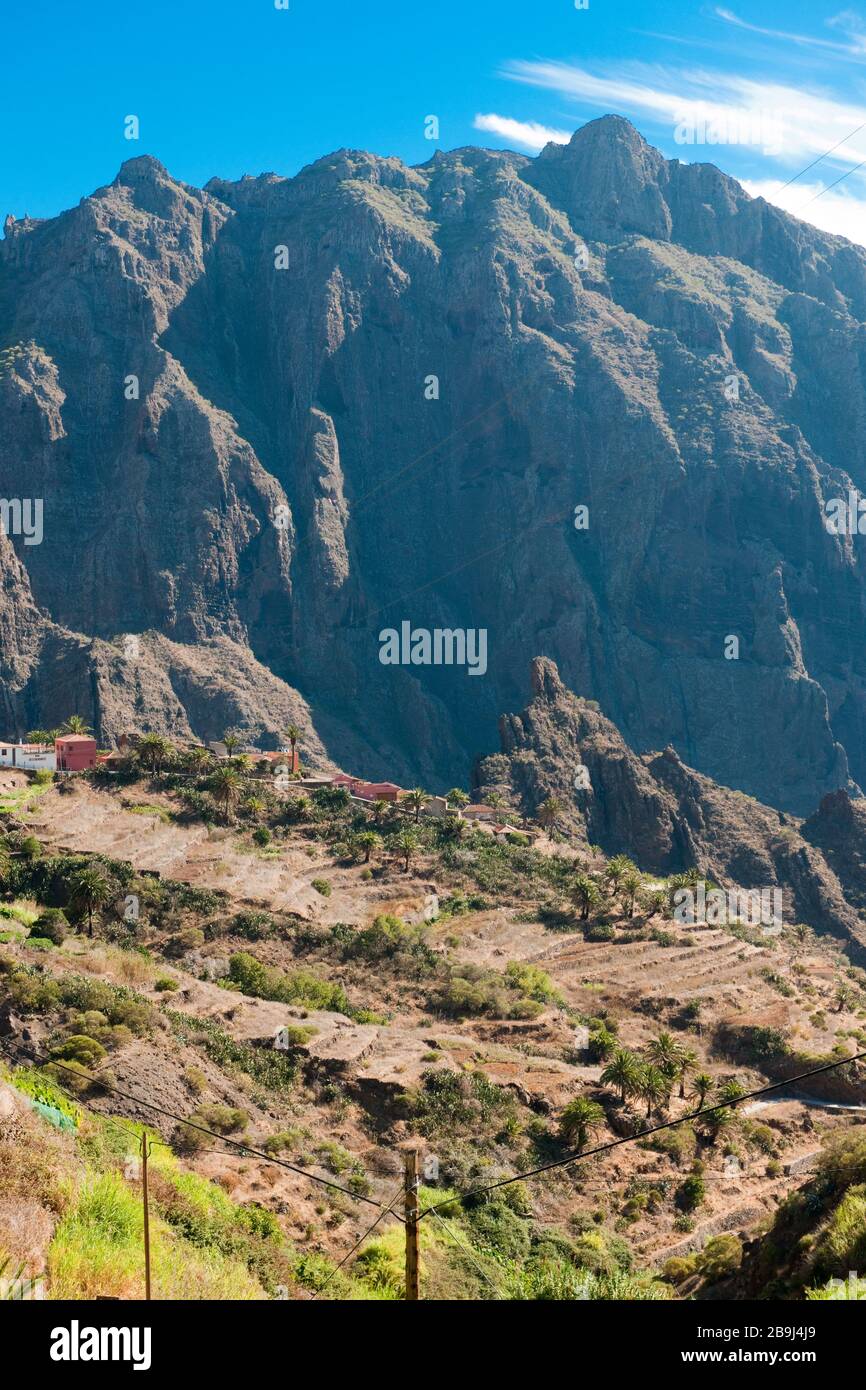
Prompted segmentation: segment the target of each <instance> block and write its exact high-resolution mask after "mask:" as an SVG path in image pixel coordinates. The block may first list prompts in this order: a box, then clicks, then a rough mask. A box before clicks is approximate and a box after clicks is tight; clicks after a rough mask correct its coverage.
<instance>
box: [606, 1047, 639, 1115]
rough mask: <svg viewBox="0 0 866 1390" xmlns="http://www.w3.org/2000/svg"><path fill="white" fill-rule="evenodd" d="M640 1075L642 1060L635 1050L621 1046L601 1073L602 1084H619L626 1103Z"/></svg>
mask: <svg viewBox="0 0 866 1390" xmlns="http://www.w3.org/2000/svg"><path fill="white" fill-rule="evenodd" d="M639 1075H640V1062H639V1061H638V1059H637V1057H635V1055H634V1053H633V1052H629V1051H628V1050H627V1049H626V1048H624V1047H620V1048H618V1049H617V1051H616V1052H615V1053H614V1054H613V1056H612V1057H611V1059H610V1061H609V1062H608V1064H607V1066H606V1067H605V1069H604V1071H603V1072H602V1074H601V1084H602V1086H618V1087H619V1098H620V1100H621V1101H622V1103H623V1105H625V1101H626V1096H628V1095H631V1094H632V1093H633V1092H634V1090H635V1087H636V1085H637V1081H638V1077H639Z"/></svg>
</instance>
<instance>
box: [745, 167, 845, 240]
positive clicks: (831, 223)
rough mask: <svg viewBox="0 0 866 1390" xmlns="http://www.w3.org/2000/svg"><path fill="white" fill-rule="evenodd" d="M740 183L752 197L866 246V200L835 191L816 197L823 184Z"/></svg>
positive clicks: (826, 230) (753, 180)
mask: <svg viewBox="0 0 866 1390" xmlns="http://www.w3.org/2000/svg"><path fill="white" fill-rule="evenodd" d="M741 182H742V185H743V187H744V188H745V190H746V192H747V193H751V195H752V197H753V198H766V200H767V202H768V203H774V204H775V206H776V207H779V208H784V210H785V212H793V213H794V214H795V215H796V216H797V217H800V218H802V220H803V221H804V222H811V223H812V225H813V226H815V227H820V228H821V229H822V230H823V231H825V232H835V233H836V235H837V236H844V237H847V238H848V240H849V241H856V242H857V243H858V244H859V245H860V246H866V197H862V198H859V197H857V195H856V194H852V193H843V192H841V191H840V192H838V193H837V192H836V191H835V189H833V190H831V191H830V192H828V193H824V194H823V195H822V196H821V197H816V194H819V193H821V192H822V189H824V188H825V187H826V184H822V183H811V184H809V183H794V184H791V185H790V186H789V187H787V188H786V187H785V186H784V184H783V182H782V180H781V179H742V180H741ZM813 200H814V201H813Z"/></svg>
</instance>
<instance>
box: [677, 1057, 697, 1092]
mask: <svg viewBox="0 0 866 1390" xmlns="http://www.w3.org/2000/svg"><path fill="white" fill-rule="evenodd" d="M697 1065H698V1054H697V1053H696V1052H693V1051H692V1049H691V1048H690V1047H682V1046H680V1055H679V1061H678V1062H677V1075H678V1076H679V1079H680V1100H685V1098H686V1077H687V1076H688V1074H689V1072H690V1071H694V1070H695V1067H696V1066H697Z"/></svg>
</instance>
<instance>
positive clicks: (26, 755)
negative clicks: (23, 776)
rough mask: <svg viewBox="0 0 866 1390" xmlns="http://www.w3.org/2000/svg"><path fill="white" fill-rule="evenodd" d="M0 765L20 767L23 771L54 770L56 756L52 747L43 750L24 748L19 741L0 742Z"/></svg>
mask: <svg viewBox="0 0 866 1390" xmlns="http://www.w3.org/2000/svg"><path fill="white" fill-rule="evenodd" d="M0 767H20V768H23V769H24V771H25V772H41V771H42V769H43V768H47V769H48V771H49V772H54V771H56V768H57V757H56V754H55V753H54V750H53V749H46V750H45V751H44V752H40V751H37V750H36V749H33V748H25V747H24V746H23V745H22V744H20V743H0Z"/></svg>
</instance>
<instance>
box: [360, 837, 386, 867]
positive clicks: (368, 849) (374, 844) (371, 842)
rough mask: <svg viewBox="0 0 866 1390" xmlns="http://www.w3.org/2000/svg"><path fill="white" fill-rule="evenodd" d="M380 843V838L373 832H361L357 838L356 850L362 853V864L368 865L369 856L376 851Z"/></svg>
mask: <svg viewBox="0 0 866 1390" xmlns="http://www.w3.org/2000/svg"><path fill="white" fill-rule="evenodd" d="M381 843H382V836H381V835H377V834H376V832H375V830H362V831H361V833H360V835H358V836H357V844H358V848H359V849H362V850H363V851H364V863H365V864H369V862H370V855H371V854H372V853H373V851H374V850H377V849H378V848H379V846H380V845H381Z"/></svg>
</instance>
